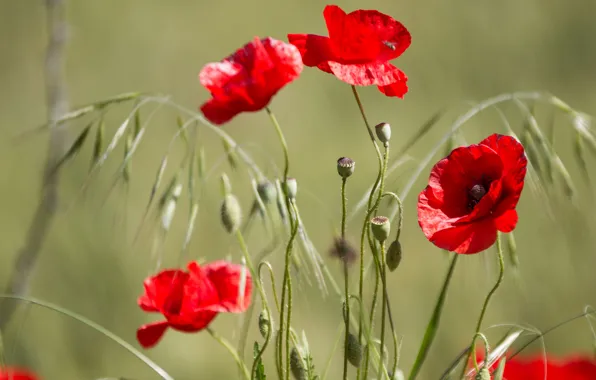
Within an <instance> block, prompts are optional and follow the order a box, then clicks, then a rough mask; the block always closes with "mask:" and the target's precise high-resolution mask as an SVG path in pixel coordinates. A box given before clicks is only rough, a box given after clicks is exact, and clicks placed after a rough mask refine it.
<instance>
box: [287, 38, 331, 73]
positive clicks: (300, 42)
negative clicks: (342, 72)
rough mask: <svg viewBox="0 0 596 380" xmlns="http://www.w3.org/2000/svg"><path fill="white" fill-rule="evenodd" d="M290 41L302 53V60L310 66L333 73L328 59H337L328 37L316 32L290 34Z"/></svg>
mask: <svg viewBox="0 0 596 380" xmlns="http://www.w3.org/2000/svg"><path fill="white" fill-rule="evenodd" d="M288 41H289V42H290V43H291V44H292V45H294V46H296V48H297V49H298V51H299V52H300V54H301V55H302V62H303V63H304V64H305V65H306V66H309V67H318V68H319V69H321V70H323V71H325V72H328V73H331V69H329V65H328V64H327V61H331V60H335V58H334V56H333V52H332V50H331V43H330V40H329V38H328V37H323V36H317V35H314V34H288Z"/></svg>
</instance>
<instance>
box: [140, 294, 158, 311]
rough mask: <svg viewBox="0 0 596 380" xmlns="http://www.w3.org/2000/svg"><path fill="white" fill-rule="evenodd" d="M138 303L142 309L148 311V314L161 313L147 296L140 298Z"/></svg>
mask: <svg viewBox="0 0 596 380" xmlns="http://www.w3.org/2000/svg"><path fill="white" fill-rule="evenodd" d="M137 303H138V304H139V306H140V307H141V309H143V310H144V311H147V312H154V311H159V310H158V309H157V308H156V307H155V306H154V305H153V301H151V298H149V297H147V295H146V294H143V295H142V296H140V297H139V298H138V300H137Z"/></svg>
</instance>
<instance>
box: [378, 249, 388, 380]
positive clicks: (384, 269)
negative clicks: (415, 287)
mask: <svg viewBox="0 0 596 380" xmlns="http://www.w3.org/2000/svg"><path fill="white" fill-rule="evenodd" d="M380 264H381V268H380V270H381V281H382V283H383V306H382V308H381V310H382V311H381V348H380V351H381V352H380V354H379V369H378V371H377V378H379V380H381V379H383V378H384V377H385V375H386V374H387V372H386V371H384V370H383V368H385V367H384V365H383V362H384V360H383V352H384V350H385V317H386V315H387V279H386V274H387V265H386V264H385V242H384V241H383V242H381V262H380Z"/></svg>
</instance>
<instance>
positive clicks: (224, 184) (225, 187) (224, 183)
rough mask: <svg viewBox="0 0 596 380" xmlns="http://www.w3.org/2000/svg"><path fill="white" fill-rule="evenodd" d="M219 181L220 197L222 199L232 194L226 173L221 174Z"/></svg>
mask: <svg viewBox="0 0 596 380" xmlns="http://www.w3.org/2000/svg"><path fill="white" fill-rule="evenodd" d="M220 181H221V184H220V185H221V195H223V196H224V197H225V196H226V195H229V194H230V193H231V192H232V184H231V183H230V178H229V177H228V175H227V174H226V173H223V174H222V175H221V178H220Z"/></svg>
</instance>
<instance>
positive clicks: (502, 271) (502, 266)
mask: <svg viewBox="0 0 596 380" xmlns="http://www.w3.org/2000/svg"><path fill="white" fill-rule="evenodd" d="M498 234H499V235H498V236H497V258H498V260H499V277H498V278H497V282H496V283H495V285H494V286H493V287H492V289H491V290H490V291H489V292H488V294H487V295H486V298H485V299H484V304H483V305H482V310H481V311H480V317H478V322H477V323H476V331H474V334H478V333H479V332H480V330H481V328H482V321H483V320H484V316H485V314H486V310H487V309H488V304H489V302H490V300H491V298H492V296H493V294H495V292H496V291H497V289H499V286H501V283H502V282H503V277H504V276H505V261H504V259H503V247H502V246H501V233H500V232H499V233H498ZM471 357H472V347H470V349H468V355H467V356H466V361H465V362H464V364H463V366H462V368H463V369H462V372H461V376H460V379H463V378H464V376H465V373H466V366H467V365H468V363H469V362H470V358H471Z"/></svg>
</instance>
